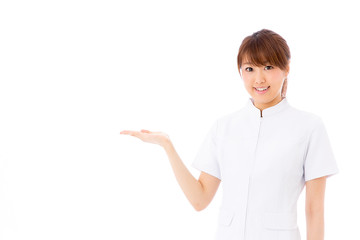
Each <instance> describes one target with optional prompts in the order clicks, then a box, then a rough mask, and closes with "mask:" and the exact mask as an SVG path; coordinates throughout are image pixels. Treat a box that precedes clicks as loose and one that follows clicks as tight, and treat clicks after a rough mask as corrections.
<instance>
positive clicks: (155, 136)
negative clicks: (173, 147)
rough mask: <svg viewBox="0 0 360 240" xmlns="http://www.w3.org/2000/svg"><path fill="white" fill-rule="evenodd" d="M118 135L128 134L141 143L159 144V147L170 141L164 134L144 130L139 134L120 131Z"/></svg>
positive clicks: (137, 132)
mask: <svg viewBox="0 0 360 240" xmlns="http://www.w3.org/2000/svg"><path fill="white" fill-rule="evenodd" d="M120 134H128V135H131V136H134V137H137V138H139V139H140V140H142V141H143V142H148V143H154V144H159V145H160V146H164V144H165V143H166V142H167V141H169V140H170V138H169V136H168V135H167V134H166V133H163V132H151V131H149V130H145V129H142V130H141V131H140V132H139V131H130V130H124V131H121V132H120Z"/></svg>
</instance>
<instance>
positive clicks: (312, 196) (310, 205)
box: [305, 176, 327, 214]
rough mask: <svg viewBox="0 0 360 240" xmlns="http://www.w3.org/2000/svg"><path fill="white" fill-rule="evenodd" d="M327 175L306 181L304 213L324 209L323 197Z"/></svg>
mask: <svg viewBox="0 0 360 240" xmlns="http://www.w3.org/2000/svg"><path fill="white" fill-rule="evenodd" d="M326 178H327V176H324V177H320V178H315V179H312V180H309V181H306V182H305V184H306V200H305V208H306V213H307V214H310V213H313V212H317V211H320V212H323V211H324V198H325V187H326Z"/></svg>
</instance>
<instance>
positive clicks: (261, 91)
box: [254, 86, 270, 94]
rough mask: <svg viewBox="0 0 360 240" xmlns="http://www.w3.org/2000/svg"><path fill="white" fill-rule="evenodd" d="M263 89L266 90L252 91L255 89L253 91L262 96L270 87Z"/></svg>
mask: <svg viewBox="0 0 360 240" xmlns="http://www.w3.org/2000/svg"><path fill="white" fill-rule="evenodd" d="M264 88H266V89H265V90H257V89H256V88H254V89H255V91H256V92H257V93H259V94H264V93H266V92H267V91H268V90H269V88H270V86H268V87H264Z"/></svg>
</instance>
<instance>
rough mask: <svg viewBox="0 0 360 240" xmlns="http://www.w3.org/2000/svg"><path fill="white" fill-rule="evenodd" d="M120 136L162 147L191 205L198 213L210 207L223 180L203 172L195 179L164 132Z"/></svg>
mask: <svg viewBox="0 0 360 240" xmlns="http://www.w3.org/2000/svg"><path fill="white" fill-rule="evenodd" d="M120 134H127V135H131V136H134V137H137V138H139V139H141V140H142V141H144V142H148V143H153V144H157V145H160V146H162V147H163V148H164V150H165V151H166V154H167V155H168V157H169V160H170V164H171V167H172V169H173V171H174V173H175V177H176V180H177V182H178V183H179V185H180V187H181V189H182V190H183V192H184V193H185V196H186V197H187V199H188V200H189V201H190V203H191V205H192V206H193V207H194V208H195V210H196V211H201V210H203V209H205V208H206V207H207V206H208V205H209V203H210V202H211V200H212V199H213V197H214V195H215V193H216V191H217V189H218V187H219V184H220V181H221V180H220V179H218V178H216V177H214V176H212V175H209V174H207V173H205V172H201V174H200V177H199V180H197V179H196V178H194V177H193V175H191V173H190V172H189V170H188V169H187V168H186V166H185V165H184V163H183V162H182V161H181V159H180V157H179V155H178V154H177V152H176V150H175V147H174V146H173V144H172V142H171V140H170V138H169V136H168V135H167V134H165V133H163V132H152V131H149V130H145V129H142V130H141V131H130V130H124V131H121V132H120Z"/></svg>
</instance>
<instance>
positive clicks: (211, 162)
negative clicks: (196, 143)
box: [192, 121, 221, 179]
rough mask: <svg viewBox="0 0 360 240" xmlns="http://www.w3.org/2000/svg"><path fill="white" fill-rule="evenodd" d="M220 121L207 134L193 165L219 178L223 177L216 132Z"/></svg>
mask: <svg viewBox="0 0 360 240" xmlns="http://www.w3.org/2000/svg"><path fill="white" fill-rule="evenodd" d="M217 124H218V121H216V122H215V123H213V125H212V126H211V128H210V130H209V131H208V133H207V134H206V137H205V139H204V140H203V142H202V144H201V146H200V149H199V150H198V152H197V155H196V157H195V159H194V161H193V163H192V166H193V167H194V168H196V169H197V170H199V171H203V172H206V173H208V174H210V175H212V176H214V177H217V178H218V179H221V175H220V168H219V163H218V156H217V149H216V147H217V145H216V132H217Z"/></svg>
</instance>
